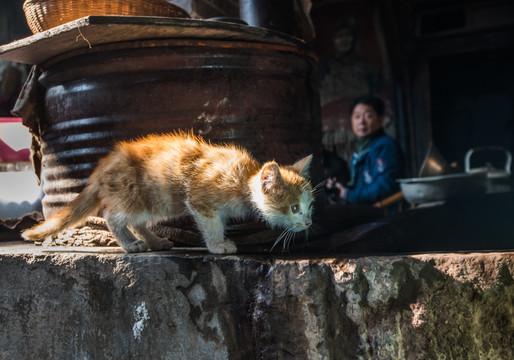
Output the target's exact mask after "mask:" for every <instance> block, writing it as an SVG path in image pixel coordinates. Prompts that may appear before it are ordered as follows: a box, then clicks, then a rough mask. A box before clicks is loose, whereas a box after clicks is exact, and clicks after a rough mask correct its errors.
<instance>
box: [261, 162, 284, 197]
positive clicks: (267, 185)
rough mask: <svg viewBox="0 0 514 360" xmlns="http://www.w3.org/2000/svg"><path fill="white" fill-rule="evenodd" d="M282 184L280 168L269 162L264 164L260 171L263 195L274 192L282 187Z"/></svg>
mask: <svg viewBox="0 0 514 360" xmlns="http://www.w3.org/2000/svg"><path fill="white" fill-rule="evenodd" d="M283 183H284V179H282V175H281V174H280V168H279V167H278V165H277V163H274V162H270V163H266V164H264V166H263V167H262V170H261V188H262V192H263V193H265V194H269V193H272V192H275V191H276V190H278V189H279V188H280V187H281V186H282V184H283Z"/></svg>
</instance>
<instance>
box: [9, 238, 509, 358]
mask: <svg viewBox="0 0 514 360" xmlns="http://www.w3.org/2000/svg"><path fill="white" fill-rule="evenodd" d="M0 272H1V274H2V275H1V277H0V323H1V324H2V330H1V331H0V358H1V359H129V358H132V359H253V358H260V359H357V358H363V359H367V358H373V359H468V358H477V359H486V358H487V359H512V358H514V345H513V344H514V316H513V313H514V281H513V278H512V274H513V273H514V253H511V252H497V253H474V254H424V255H410V256H383V257H382V256H381V257H360V258H348V257H345V256H344V255H341V256H334V257H331V258H316V257H309V258H298V257H294V258H293V257H289V256H283V257H271V256H264V255H262V256H250V255H240V256H223V257H220V256H213V255H209V254H207V253H205V252H204V251H203V250H198V249H189V250H186V251H181V250H176V251H173V252H160V253H151V252H148V253H144V254H124V253H122V252H121V251H119V250H118V249H116V248H114V249H113V248H108V249H107V248H94V249H92V250H89V249H81V250H80V251H76V250H75V251H73V250H61V251H51V252H45V251H44V249H41V248H36V247H33V246H32V245H19V244H18V245H16V246H13V245H9V244H5V243H4V244H0Z"/></svg>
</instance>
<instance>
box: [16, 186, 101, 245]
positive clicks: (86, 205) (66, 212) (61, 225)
mask: <svg viewBox="0 0 514 360" xmlns="http://www.w3.org/2000/svg"><path fill="white" fill-rule="evenodd" d="M100 203H101V200H100V197H99V193H98V188H97V187H96V186H94V185H92V184H88V185H87V186H86V187H85V188H84V190H82V192H81V193H80V194H79V195H78V196H77V197H76V198H75V199H74V200H73V201H72V202H71V203H70V204H69V205H68V206H66V207H65V208H63V209H61V210H59V211H58V212H56V213H55V214H53V215H52V216H50V218H48V219H47V220H46V221H44V222H42V223H41V224H39V225H36V226H34V227H33V228H30V229H28V230H25V231H24V232H23V233H22V234H21V236H22V237H23V238H24V239H25V240H28V241H37V240H43V239H46V238H47V237H49V236H52V235H56V234H58V233H59V232H61V231H63V230H65V229H66V228H69V227H71V226H73V225H76V224H78V223H80V222H82V221H83V220H85V219H86V218H87V217H88V216H90V215H93V214H95V213H96V211H97V210H98V208H99V207H100Z"/></svg>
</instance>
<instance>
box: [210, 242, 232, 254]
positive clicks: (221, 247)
mask: <svg viewBox="0 0 514 360" xmlns="http://www.w3.org/2000/svg"><path fill="white" fill-rule="evenodd" d="M207 249H208V250H209V252H210V253H212V254H235V253H236V251H237V246H236V244H234V242H233V241H230V240H223V241H219V242H211V243H208V244H207Z"/></svg>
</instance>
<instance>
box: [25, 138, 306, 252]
mask: <svg viewBox="0 0 514 360" xmlns="http://www.w3.org/2000/svg"><path fill="white" fill-rule="evenodd" d="M311 159H312V156H307V157H305V158H303V159H302V160H300V161H298V162H297V163H295V164H294V165H291V166H279V165H278V164H277V163H275V162H274V161H271V162H267V163H265V164H260V163H259V162H257V161H256V160H255V159H253V158H252V157H251V156H250V155H249V153H248V152H247V151H245V150H244V149H242V148H239V147H236V146H233V145H214V144H210V143H208V142H206V141H204V140H203V139H202V138H200V137H196V136H194V135H191V134H185V133H182V132H179V133H173V134H166V135H149V136H147V137H145V138H142V139H140V140H136V141H133V142H121V143H119V144H117V146H116V147H115V149H114V150H113V151H112V152H111V153H110V154H109V155H107V156H106V157H105V158H103V159H101V160H100V162H99V164H98V167H97V168H96V169H95V170H94V171H93V173H92V174H91V176H90V178H89V181H88V184H87V186H86V187H85V188H84V190H83V191H82V192H81V193H80V194H79V195H78V196H77V197H76V198H75V199H74V200H73V201H72V202H71V203H70V205H69V206H67V207H65V208H63V209H62V210H60V211H59V212H57V213H56V214H54V215H53V216H51V217H50V218H49V219H48V220H46V221H45V222H43V223H41V224H39V225H37V226H35V227H34V228H32V229H29V230H26V231H25V232H23V234H22V236H23V238H24V239H26V240H32V241H34V240H41V239H44V238H46V237H48V236H52V235H55V234H57V233H59V232H61V231H63V230H64V229H66V228H68V227H71V226H73V225H76V224H78V223H80V222H82V221H84V220H85V219H86V218H87V216H90V215H95V214H96V213H97V212H98V211H99V210H100V209H102V210H103V216H104V217H105V219H106V221H107V224H108V226H109V229H110V231H111V232H112V233H113V234H114V236H115V237H116V239H117V240H118V243H119V244H120V246H121V247H122V248H123V249H124V250H125V251H127V252H140V251H146V250H147V249H148V248H150V249H151V250H167V249H170V248H172V246H173V243H172V242H171V241H169V240H167V239H163V238H160V237H158V236H156V235H154V234H153V233H152V232H150V231H149V230H148V228H147V223H149V222H150V221H156V220H159V219H162V218H169V217H173V216H180V215H183V214H190V215H191V216H192V217H193V218H194V220H195V222H196V224H197V226H198V228H199V230H200V232H201V234H202V236H203V239H204V241H205V245H206V246H207V248H208V250H209V251H210V252H211V253H214V254H231V253H235V252H236V250H237V247H236V245H235V244H234V242H232V241H230V240H228V239H226V238H225V235H224V232H225V223H226V221H227V219H228V218H231V217H239V218H244V217H248V216H252V215H254V216H257V217H260V218H261V219H263V220H264V221H265V222H267V223H268V224H269V225H270V226H271V227H273V228H275V227H279V228H284V229H286V232H285V233H292V232H299V231H303V230H306V229H308V228H309V226H310V225H311V224H312V217H311V216H312V207H313V200H314V199H313V189H312V186H311V184H310V181H309V180H308V176H309V171H308V170H309V166H310V163H311ZM277 242H278V240H277Z"/></svg>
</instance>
